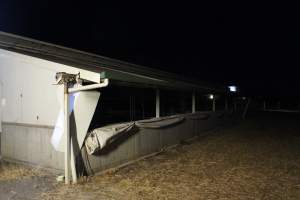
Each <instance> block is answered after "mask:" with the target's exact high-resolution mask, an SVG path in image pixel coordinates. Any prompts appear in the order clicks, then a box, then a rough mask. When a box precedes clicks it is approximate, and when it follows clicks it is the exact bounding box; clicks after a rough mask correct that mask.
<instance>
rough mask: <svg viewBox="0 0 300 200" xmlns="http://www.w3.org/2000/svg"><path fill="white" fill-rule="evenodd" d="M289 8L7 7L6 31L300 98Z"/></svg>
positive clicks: (0, 23)
mask: <svg viewBox="0 0 300 200" xmlns="http://www.w3.org/2000/svg"><path fill="white" fill-rule="evenodd" d="M290 8H292V6H291V7H290ZM290 8H287V9H285V8H284V6H282V5H253V6H250V5H228V4H226V5H214V6H212V7H211V6H208V5H187V4H185V5H181V4H174V3H173V4H166V5H162V4H145V3H143V4H137V3H135V4H134V5H129V4H128V3H126V4H125V3H123V4H115V5H108V4H103V3H92V4H88V3H87V2H85V3H76V2H71V3H67V2H65V3H59V4H57V3H54V2H53V1H51V2H47V3H46V2H45V1H43V2H35V3H29V2H28V1H26V2H17V1H7V2H5V1H1V2H0V30H1V31H4V32H9V33H13V34H17V35H21V36H25V37H30V38H33V39H38V40H42V41H46V42H50V43H54V44H59V45H63V46H66V47H71V48H75V49H79V50H83V51H87V52H91V53H96V54H99V55H103V56H107V57H111V58H116V59H121V60H124V61H129V62H132V63H136V64H141V65H145V66H148V67H153V68H157V69H161V70H165V71H169V72H173V73H178V74H181V75H184V76H191V77H194V78H197V79H199V80H204V81H209V82H216V83H221V84H224V85H231V84H234V85H238V86H240V87H241V88H242V90H243V91H244V94H245V95H254V96H281V97H285V96H299V94H297V93H295V92H296V91H297V90H299V89H300V81H299V78H298V73H297V67H298V66H299V60H298V58H297V53H298V51H299V50H298V49H299V38H298V37H297V36H298V33H299V31H298V30H297V24H298V23H297V22H298V21H299V18H298V16H297V15H296V12H293V11H292V10H291V9H290Z"/></svg>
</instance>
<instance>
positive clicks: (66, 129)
mask: <svg viewBox="0 0 300 200" xmlns="http://www.w3.org/2000/svg"><path fill="white" fill-rule="evenodd" d="M64 132H65V135H66V144H65V148H66V149H65V183H66V184H70V152H71V151H70V150H71V145H70V119H69V93H68V83H67V82H65V83H64Z"/></svg>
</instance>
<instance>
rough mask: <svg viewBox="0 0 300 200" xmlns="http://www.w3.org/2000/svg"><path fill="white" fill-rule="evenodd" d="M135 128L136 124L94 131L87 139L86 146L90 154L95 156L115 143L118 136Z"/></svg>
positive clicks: (117, 125)
mask: <svg viewBox="0 0 300 200" xmlns="http://www.w3.org/2000/svg"><path fill="white" fill-rule="evenodd" d="M133 127H134V122H131V123H123V124H115V125H109V126H105V127H101V128H97V129H94V130H93V131H92V132H91V133H90V134H89V136H88V137H87V139H86V140H85V146H86V150H87V153H88V154H90V155H91V154H93V153H95V152H97V151H99V150H101V149H103V148H104V147H105V146H107V145H109V144H111V143H113V142H114V141H115V140H116V139H117V138H118V136H121V135H123V134H125V133H127V132H129V131H130V130H131V129H132V128H133Z"/></svg>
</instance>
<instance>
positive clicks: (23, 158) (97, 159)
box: [1, 112, 234, 172]
mask: <svg viewBox="0 0 300 200" xmlns="http://www.w3.org/2000/svg"><path fill="white" fill-rule="evenodd" d="M205 113H208V114H209V115H210V117H209V118H207V119H199V118H197V116H200V115H203V112H201V113H200V112H199V113H195V114H186V115H184V116H185V118H186V119H185V120H184V121H183V122H182V123H180V124H177V125H174V126H170V127H167V128H162V129H146V128H141V129H139V130H138V131H137V132H136V133H134V134H131V135H129V136H127V137H125V138H121V139H120V140H118V141H116V142H115V143H113V144H112V145H111V146H109V148H107V149H105V151H103V152H101V153H100V154H99V155H92V156H90V155H86V153H85V152H86V151H85V149H84V148H83V149H82V158H83V160H84V162H83V163H84V165H85V167H86V169H87V171H88V172H91V170H90V169H92V171H93V172H99V171H102V170H105V169H108V168H111V167H116V166H118V165H121V164H124V163H126V162H129V161H131V160H134V159H137V158H139V157H142V156H145V155H148V154H151V153H154V152H158V151H160V150H161V149H162V148H165V147H168V146H171V145H175V144H178V143H179V142H180V141H182V140H186V139H189V138H192V137H195V136H198V135H201V134H204V133H205V132H206V131H208V130H212V129H213V128H216V127H218V126H221V125H225V124H229V123H231V122H232V121H233V120H234V116H233V115H229V114H225V115H222V113H223V112H215V113H212V112H205ZM2 128H3V130H2V134H1V155H2V157H3V158H4V159H6V160H14V161H19V162H23V163H27V164H31V165H37V166H41V167H46V168H52V169H58V170H63V169H64V154H63V153H61V152H57V151H55V150H54V148H53V147H52V145H51V143H50V139H51V135H52V132H53V127H42V126H35V125H25V124H14V123H3V127H2ZM88 163H89V164H88Z"/></svg>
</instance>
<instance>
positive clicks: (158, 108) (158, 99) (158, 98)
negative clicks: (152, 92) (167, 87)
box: [155, 89, 160, 118]
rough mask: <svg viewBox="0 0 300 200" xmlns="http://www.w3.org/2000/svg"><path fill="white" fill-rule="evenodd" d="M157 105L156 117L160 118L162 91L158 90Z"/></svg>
mask: <svg viewBox="0 0 300 200" xmlns="http://www.w3.org/2000/svg"><path fill="white" fill-rule="evenodd" d="M155 100H156V104H155V108H156V109H155V117H156V118H159V117H160V91H159V89H156V99H155Z"/></svg>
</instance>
